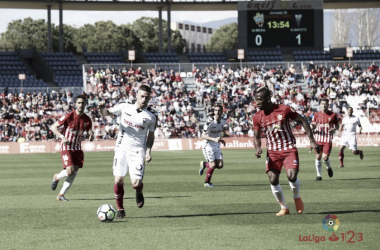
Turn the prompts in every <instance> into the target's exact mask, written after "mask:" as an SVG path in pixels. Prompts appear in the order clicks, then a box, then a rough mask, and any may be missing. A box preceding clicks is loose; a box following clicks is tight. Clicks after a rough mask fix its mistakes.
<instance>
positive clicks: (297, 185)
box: [289, 178, 301, 199]
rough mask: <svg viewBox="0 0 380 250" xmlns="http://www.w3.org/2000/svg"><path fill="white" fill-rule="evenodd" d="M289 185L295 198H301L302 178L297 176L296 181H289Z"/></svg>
mask: <svg viewBox="0 0 380 250" xmlns="http://www.w3.org/2000/svg"><path fill="white" fill-rule="evenodd" d="M289 186H290V189H291V190H292V192H293V199H297V198H300V186H301V185H300V180H299V179H298V178H297V180H296V181H295V182H290V181H289Z"/></svg>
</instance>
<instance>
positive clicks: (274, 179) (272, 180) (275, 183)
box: [269, 178, 280, 186]
mask: <svg viewBox="0 0 380 250" xmlns="http://www.w3.org/2000/svg"><path fill="white" fill-rule="evenodd" d="M269 182H270V184H271V185H273V186H277V185H278V184H280V181H279V180H278V179H277V178H269Z"/></svg>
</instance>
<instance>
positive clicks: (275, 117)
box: [253, 104, 298, 151]
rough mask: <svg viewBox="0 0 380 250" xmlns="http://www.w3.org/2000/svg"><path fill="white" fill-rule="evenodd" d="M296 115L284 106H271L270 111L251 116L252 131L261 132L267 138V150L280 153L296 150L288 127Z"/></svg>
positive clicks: (294, 141)
mask: <svg viewBox="0 0 380 250" xmlns="http://www.w3.org/2000/svg"><path fill="white" fill-rule="evenodd" d="M297 115H298V113H297V112H295V111H293V110H291V109H290V107H289V106H286V105H284V104H279V105H278V104H273V108H272V110H270V111H267V112H265V111H264V110H260V111H259V112H257V113H256V114H255V115H254V116H253V129H254V130H255V131H263V132H264V134H265V136H266V138H267V148H268V150H272V151H282V150H289V149H294V148H296V139H295V138H294V135H293V133H292V130H291V127H290V119H292V120H294V119H295V118H296V117H297Z"/></svg>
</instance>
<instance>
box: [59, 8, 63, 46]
mask: <svg viewBox="0 0 380 250" xmlns="http://www.w3.org/2000/svg"><path fill="white" fill-rule="evenodd" d="M59 52H63V3H62V1H59Z"/></svg>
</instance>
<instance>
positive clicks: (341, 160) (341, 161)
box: [339, 151, 344, 166]
mask: <svg viewBox="0 0 380 250" xmlns="http://www.w3.org/2000/svg"><path fill="white" fill-rule="evenodd" d="M343 159H344V153H343V152H341V151H339V161H340V165H341V166H342V165H343Z"/></svg>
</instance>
